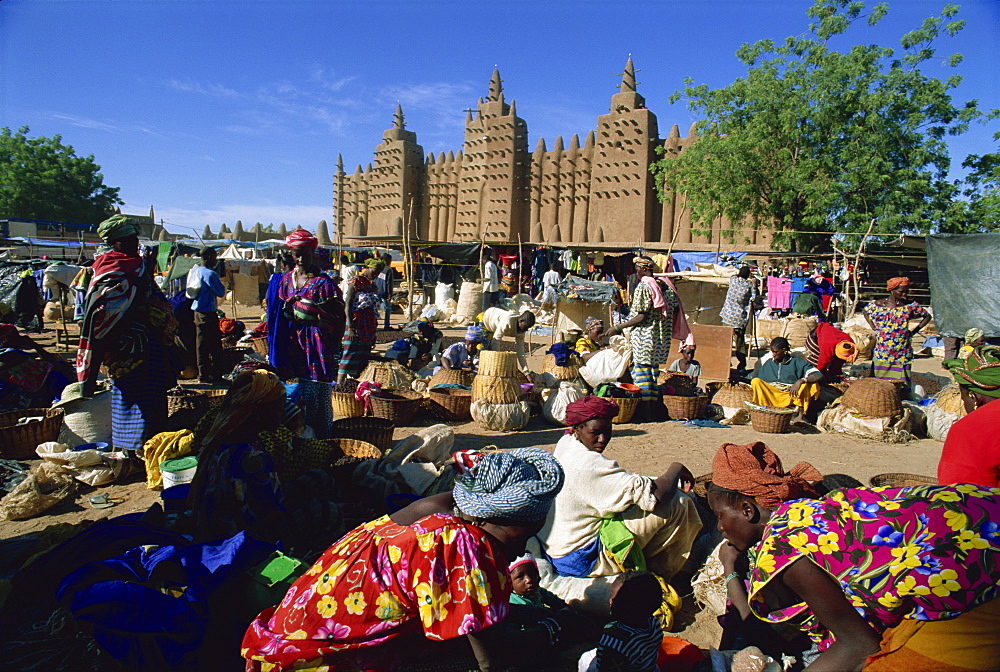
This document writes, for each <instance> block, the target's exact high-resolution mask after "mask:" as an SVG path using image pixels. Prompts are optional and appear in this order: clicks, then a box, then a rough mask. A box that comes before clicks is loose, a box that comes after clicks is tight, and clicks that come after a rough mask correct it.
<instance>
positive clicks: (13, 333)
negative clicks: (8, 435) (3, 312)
mask: <svg viewBox="0 0 1000 672" xmlns="http://www.w3.org/2000/svg"><path fill="white" fill-rule="evenodd" d="M30 350H34V354H31V353H30V352H28V351H30ZM71 376H73V367H72V366H70V364H69V363H68V362H67V361H66V360H64V359H62V358H61V357H59V356H58V355H55V354H52V353H51V352H49V351H48V350H46V349H45V348H43V347H42V346H40V345H38V344H37V343H35V342H34V341H33V340H31V337H29V336H25V335H23V334H20V333H18V330H17V327H15V326H14V325H13V324H0V413H2V412H5V411H16V410H20V409H22V408H48V407H49V406H51V405H52V402H53V401H56V400H58V399H59V395H60V394H62V391H63V388H65V387H66V386H67V385H68V384H69V383H70V381H71V380H72V379H73V378H71Z"/></svg>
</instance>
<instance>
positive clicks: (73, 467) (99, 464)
mask: <svg viewBox="0 0 1000 672" xmlns="http://www.w3.org/2000/svg"><path fill="white" fill-rule="evenodd" d="M35 453H36V454H37V455H38V457H40V458H42V459H43V460H47V461H48V462H51V463H52V464H56V465H59V466H60V467H62V468H63V469H64V470H65V471H66V472H68V473H69V474H70V475H71V476H72V477H73V478H75V479H76V480H78V481H80V482H81V483H86V484H87V485H105V484H106V483H112V482H114V480H115V479H116V478H118V475H119V474H120V473H121V472H122V470H123V469H124V468H125V461H126V460H127V459H128V456H127V455H126V454H125V453H124V452H117V453H101V452H99V451H96V450H69V446H68V445H66V444H64V443H56V442H55V441H47V442H45V443H40V444H38V447H37V448H35Z"/></svg>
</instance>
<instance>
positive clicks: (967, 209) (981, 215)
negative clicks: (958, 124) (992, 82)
mask: <svg viewBox="0 0 1000 672" xmlns="http://www.w3.org/2000/svg"><path fill="white" fill-rule="evenodd" d="M990 117H991V118H998V117H1000V110H993V112H991V113H990ZM993 138H994V140H997V141H1000V131H998V132H997V133H995V134H994V136H993ZM962 167H964V168H966V169H968V170H969V173H968V174H967V175H966V176H965V179H964V180H962V181H961V182H960V183H959V187H960V188H961V190H962V196H963V197H964V198H963V200H960V201H956V203H955V204H954V210H953V214H952V217H951V218H950V219H949V221H948V223H947V225H946V226H945V227H942V230H944V231H946V232H948V233H982V232H986V231H1000V150H997V151H995V152H990V153H989V154H982V155H980V154H971V155H969V156H968V157H967V158H966V159H965V161H963V162H962Z"/></svg>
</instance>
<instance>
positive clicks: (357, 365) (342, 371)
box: [337, 332, 374, 378]
mask: <svg viewBox="0 0 1000 672" xmlns="http://www.w3.org/2000/svg"><path fill="white" fill-rule="evenodd" d="M348 333H350V332H348ZM373 345H374V343H372V342H371V341H362V340H357V339H350V338H346V337H345V338H344V351H343V353H342V354H341V355H340V367H339V368H338V371H337V373H338V375H345V376H350V377H352V378H356V377H357V376H358V374H360V373H361V372H362V371H364V369H365V365H367V364H368V358H369V357H370V356H371V352H372V346H373Z"/></svg>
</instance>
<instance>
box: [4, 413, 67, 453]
mask: <svg viewBox="0 0 1000 672" xmlns="http://www.w3.org/2000/svg"><path fill="white" fill-rule="evenodd" d="M64 415H65V412H64V411H63V409H61V408H22V409H20V410H18V411H7V412H6V413H0V456H3V457H4V458H6V459H8V460H32V459H35V458H37V457H38V455H36V454H35V448H37V447H38V444H40V443H45V442H46V441H55V440H56V439H58V438H59V430H60V429H61V428H62V421H63V416H64ZM36 417H42V418H45V419H44V420H36V421H35V422H29V423H28V424H26V425H18V424H17V422H18V421H19V420H20V419H21V418H36Z"/></svg>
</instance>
